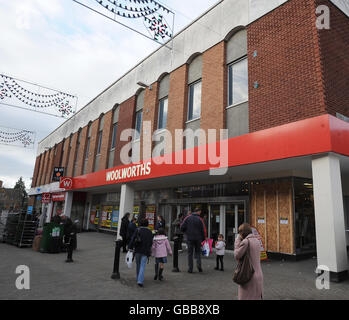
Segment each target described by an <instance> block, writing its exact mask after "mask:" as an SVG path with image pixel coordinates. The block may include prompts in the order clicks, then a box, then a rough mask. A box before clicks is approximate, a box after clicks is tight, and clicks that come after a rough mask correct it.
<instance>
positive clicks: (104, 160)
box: [99, 110, 113, 170]
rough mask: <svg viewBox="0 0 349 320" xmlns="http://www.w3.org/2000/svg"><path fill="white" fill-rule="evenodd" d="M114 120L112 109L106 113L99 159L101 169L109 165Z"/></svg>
mask: <svg viewBox="0 0 349 320" xmlns="http://www.w3.org/2000/svg"><path fill="white" fill-rule="evenodd" d="M112 122H113V110H110V111H109V112H107V113H106V114H105V115H104V125H103V137H102V146H101V155H100V159H99V170H104V169H106V168H107V167H108V156H109V150H110V139H111V134H112V132H111V131H112V129H111V125H112Z"/></svg>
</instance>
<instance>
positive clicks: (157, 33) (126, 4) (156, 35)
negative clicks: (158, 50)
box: [73, 0, 175, 44]
mask: <svg viewBox="0 0 349 320" xmlns="http://www.w3.org/2000/svg"><path fill="white" fill-rule="evenodd" d="M73 1H74V2H76V3H78V4H80V5H82V6H83V7H85V8H87V9H90V10H92V11H94V12H96V13H99V14H101V15H102V16H105V17H106V18H109V19H111V20H113V21H114V22H116V23H119V24H121V25H123V26H124V27H127V28H128V29H131V30H133V31H135V32H137V33H139V34H141V35H143V36H145V37H147V38H149V39H151V40H154V41H156V42H158V43H160V44H165V42H166V41H167V40H171V39H172V37H173V31H174V30H173V29H174V18H175V14H174V12H173V11H171V10H170V9H168V8H166V7H165V6H164V5H162V4H160V3H159V2H157V1H155V0H93V2H94V3H97V4H99V6H97V8H94V7H93V6H92V5H90V4H89V2H88V0H85V1H84V2H79V1H78V0H73ZM80 1H81V0H80ZM101 6H102V7H103V8H104V9H106V10H108V11H106V12H109V14H112V15H114V18H111V17H110V16H107V15H105V14H104V12H103V11H100V10H99V8H100V7H101ZM116 16H119V17H121V18H126V19H142V21H143V27H144V28H145V29H146V33H145V32H143V31H141V30H139V29H137V30H136V27H135V26H136V24H133V25H130V24H124V23H122V22H121V21H118V20H116ZM171 20H172V27H171V26H170V25H169V23H168V21H171ZM125 23H127V22H125Z"/></svg>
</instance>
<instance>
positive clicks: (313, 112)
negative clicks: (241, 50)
mask: <svg viewBox="0 0 349 320" xmlns="http://www.w3.org/2000/svg"><path fill="white" fill-rule="evenodd" d="M315 18H316V16H315V3H314V0H308V1H304V0H290V1H288V2H287V3H285V4H284V5H282V6H280V7H279V8H277V9H275V10H274V11H272V12H271V13H270V14H268V15H266V16H264V17H262V18H261V19H259V20H257V21H256V22H254V23H252V24H251V25H250V26H248V58H249V125H250V131H251V132H253V131H258V130H262V129H266V128H270V127H275V126H278V125H282V124H285V123H289V122H294V121H298V120H302V119H305V118H310V117H314V116H317V115H321V114H324V113H325V112H326V111H325V105H324V98H323V85H322V78H321V67H320V63H319V61H320V52H319V45H318V37H317V29H316V25H315ZM255 50H257V54H258V55H257V57H255V58H254V57H253V52H254V51H255ZM255 81H258V83H259V85H260V87H259V88H258V89H254V88H253V84H254V82H255Z"/></svg>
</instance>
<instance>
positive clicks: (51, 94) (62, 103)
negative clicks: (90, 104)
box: [0, 74, 77, 118]
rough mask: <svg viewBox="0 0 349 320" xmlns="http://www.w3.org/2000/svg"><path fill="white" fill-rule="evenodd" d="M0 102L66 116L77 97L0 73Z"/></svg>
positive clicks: (73, 106)
mask: <svg viewBox="0 0 349 320" xmlns="http://www.w3.org/2000/svg"><path fill="white" fill-rule="evenodd" d="M0 104H5V105H9V106H13V107H18V108H23V109H28V110H31V111H39V112H42V113H46V114H49V115H54V116H59V117H64V118H67V117H69V116H70V115H72V114H73V113H74V112H75V110H76V104H77V97H76V96H73V95H71V94H68V93H64V92H60V91H57V90H53V89H49V88H46V87H43V86H40V85H36V84H33V83H30V82H27V81H23V80H19V79H15V78H12V77H10V76H7V75H4V74H0Z"/></svg>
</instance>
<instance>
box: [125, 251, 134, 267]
mask: <svg viewBox="0 0 349 320" xmlns="http://www.w3.org/2000/svg"><path fill="white" fill-rule="evenodd" d="M132 261H133V252H132V251H128V252H127V254H126V258H125V262H126V264H127V267H128V268H129V269H131V268H132Z"/></svg>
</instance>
